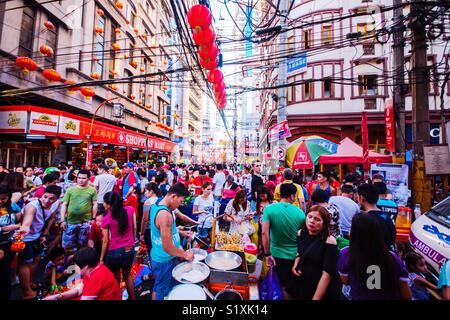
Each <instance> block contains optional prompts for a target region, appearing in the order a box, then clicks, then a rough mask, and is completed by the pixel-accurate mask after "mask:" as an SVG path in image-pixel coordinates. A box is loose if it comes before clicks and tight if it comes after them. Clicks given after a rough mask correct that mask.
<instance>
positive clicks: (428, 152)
mask: <svg viewBox="0 0 450 320" xmlns="http://www.w3.org/2000/svg"><path fill="white" fill-rule="evenodd" d="M423 152H424V158H425V172H426V174H427V175H446V174H450V160H449V159H450V154H449V149H448V145H446V144H441V145H432V146H424V147H423Z"/></svg>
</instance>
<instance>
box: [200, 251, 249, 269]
mask: <svg viewBox="0 0 450 320" xmlns="http://www.w3.org/2000/svg"><path fill="white" fill-rule="evenodd" d="M225 261H226V264H225V263H224V262H225ZM205 262H206V264H207V265H208V266H209V267H210V268H213V269H217V270H224V271H228V270H234V269H236V268H239V267H240V265H241V264H242V258H241V257H240V256H239V255H238V254H236V253H234V252H230V251H214V252H212V253H210V254H208V256H207V257H206V259H205Z"/></svg>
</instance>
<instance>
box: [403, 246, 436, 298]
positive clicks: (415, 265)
mask: <svg viewBox="0 0 450 320" xmlns="http://www.w3.org/2000/svg"><path fill="white" fill-rule="evenodd" d="M405 265H406V269H408V272H409V276H408V277H409V287H410V288H411V292H412V297H413V300H430V293H429V292H428V290H427V288H428V289H431V290H434V291H436V290H437V287H436V286H435V285H434V284H432V283H431V282H429V281H427V280H426V279H425V277H424V276H423V274H424V273H426V272H428V270H427V265H426V263H425V259H424V258H423V257H422V256H421V255H419V254H417V253H415V252H410V253H408V254H406V256H405Z"/></svg>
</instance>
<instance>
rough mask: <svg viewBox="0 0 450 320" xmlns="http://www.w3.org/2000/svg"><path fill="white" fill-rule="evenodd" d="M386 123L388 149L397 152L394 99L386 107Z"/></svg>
mask: <svg viewBox="0 0 450 320" xmlns="http://www.w3.org/2000/svg"><path fill="white" fill-rule="evenodd" d="M384 123H385V129H386V149H387V150H388V151H390V152H395V114H394V104H393V103H392V99H389V100H388V101H387V102H386V105H385V106H384Z"/></svg>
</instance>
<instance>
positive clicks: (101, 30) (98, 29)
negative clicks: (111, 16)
mask: <svg viewBox="0 0 450 320" xmlns="http://www.w3.org/2000/svg"><path fill="white" fill-rule="evenodd" d="M94 30H95V33H97V34H102V33H103V28H102V27H100V26H95V29H94Z"/></svg>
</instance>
